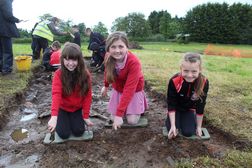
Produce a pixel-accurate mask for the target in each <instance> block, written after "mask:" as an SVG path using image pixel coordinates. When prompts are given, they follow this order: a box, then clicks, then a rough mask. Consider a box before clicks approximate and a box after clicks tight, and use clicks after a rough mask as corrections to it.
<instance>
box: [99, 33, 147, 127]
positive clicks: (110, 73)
mask: <svg viewBox="0 0 252 168" xmlns="http://www.w3.org/2000/svg"><path fill="white" fill-rule="evenodd" d="M128 46H129V42H128V39H127V37H126V34H125V33H123V32H114V33H112V34H111V35H109V36H108V38H107V40H106V52H107V53H106V58H105V73H104V74H105V76H104V79H105V80H104V84H105V86H104V87H103V88H102V95H103V96H106V95H107V90H108V87H109V84H112V88H113V89H112V93H111V97H110V101H109V105H108V111H109V112H110V113H111V116H112V120H113V128H114V129H115V130H117V128H120V126H121V125H122V124H123V118H122V117H124V115H126V118H127V121H128V123H129V124H133V125H134V124H137V123H138V121H139V119H140V116H141V114H142V113H144V111H145V109H146V108H147V103H146V102H147V101H146V97H145V93H144V77H143V73H142V70H141V64H140V61H139V59H138V58H137V57H136V56H135V55H134V54H132V53H131V52H130V51H128Z"/></svg>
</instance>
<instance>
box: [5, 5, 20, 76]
mask: <svg viewBox="0 0 252 168" xmlns="http://www.w3.org/2000/svg"><path fill="white" fill-rule="evenodd" d="M12 1H13V0H0V71H1V73H2V75H7V74H9V73H11V72H12V66H13V50H12V40H11V38H12V37H19V36H20V35H19V32H18V29H17V27H16V24H15V23H19V22H20V21H21V20H19V19H18V18H16V17H14V16H13V13H12Z"/></svg>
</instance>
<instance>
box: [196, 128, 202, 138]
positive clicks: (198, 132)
mask: <svg viewBox="0 0 252 168" xmlns="http://www.w3.org/2000/svg"><path fill="white" fill-rule="evenodd" d="M196 135H198V136H199V137H201V136H202V129H201V127H197V129H196Z"/></svg>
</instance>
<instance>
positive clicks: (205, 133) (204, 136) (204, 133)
mask: <svg viewBox="0 0 252 168" xmlns="http://www.w3.org/2000/svg"><path fill="white" fill-rule="evenodd" d="M201 129H202V136H201V137H199V136H197V135H192V136H190V137H186V136H183V135H182V134H181V133H179V136H182V137H184V138H186V139H193V140H194V139H202V140H208V139H210V134H209V133H208V131H207V129H206V128H201ZM163 135H164V136H166V137H167V136H168V130H167V128H166V127H163Z"/></svg>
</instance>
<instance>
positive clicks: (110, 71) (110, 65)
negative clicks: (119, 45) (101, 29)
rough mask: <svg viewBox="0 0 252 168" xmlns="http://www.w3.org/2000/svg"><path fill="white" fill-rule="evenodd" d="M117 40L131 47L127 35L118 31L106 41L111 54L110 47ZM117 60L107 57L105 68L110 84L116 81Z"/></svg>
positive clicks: (107, 50) (107, 49)
mask: <svg viewBox="0 0 252 168" xmlns="http://www.w3.org/2000/svg"><path fill="white" fill-rule="evenodd" d="M117 40H122V41H123V42H124V44H125V45H126V46H127V48H128V47H129V41H128V38H127V35H126V34H125V33H124V32H121V31H116V32H114V33H112V34H110V35H109V36H108V38H107V40H106V52H109V48H110V46H111V45H112V44H113V43H114V42H115V41H117ZM115 64H116V60H115V59H114V58H113V57H111V56H110V55H106V57H105V67H106V80H107V81H108V82H109V83H112V82H114V81H115V78H116V71H115Z"/></svg>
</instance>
